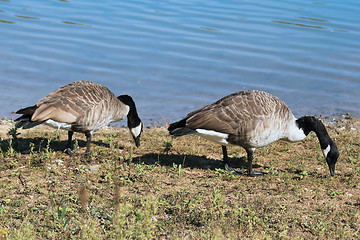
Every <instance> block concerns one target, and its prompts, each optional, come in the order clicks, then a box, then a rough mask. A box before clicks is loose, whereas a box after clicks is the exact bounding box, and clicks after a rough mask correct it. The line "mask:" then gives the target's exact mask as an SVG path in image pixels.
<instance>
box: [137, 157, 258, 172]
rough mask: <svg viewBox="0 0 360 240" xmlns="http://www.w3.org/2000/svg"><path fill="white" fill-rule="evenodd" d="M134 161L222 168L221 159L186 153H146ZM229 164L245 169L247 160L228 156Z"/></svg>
mask: <svg viewBox="0 0 360 240" xmlns="http://www.w3.org/2000/svg"><path fill="white" fill-rule="evenodd" d="M133 162H134V163H144V164H147V165H153V164H159V165H161V166H168V167H172V166H173V165H174V164H176V165H179V164H181V166H182V167H183V168H191V169H193V168H197V169H210V170H215V169H217V168H220V169H223V168H224V162H223V160H222V159H212V158H207V157H206V156H197V155H187V154H161V153H160V154H157V153H148V154H145V155H142V156H140V157H138V158H135V159H133ZM230 165H231V166H232V167H234V168H240V169H244V170H245V169H246V168H247V160H246V157H244V156H243V157H241V158H230ZM259 167H261V166H260V165H257V164H253V168H259Z"/></svg>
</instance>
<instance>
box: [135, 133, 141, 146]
mask: <svg viewBox="0 0 360 240" xmlns="http://www.w3.org/2000/svg"><path fill="white" fill-rule="evenodd" d="M134 140H135V145H136V147H139V146H140V135H139V136H137V137H135V138H134Z"/></svg>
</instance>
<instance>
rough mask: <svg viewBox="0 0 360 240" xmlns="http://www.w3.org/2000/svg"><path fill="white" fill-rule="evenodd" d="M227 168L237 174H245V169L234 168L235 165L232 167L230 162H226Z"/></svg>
mask: <svg viewBox="0 0 360 240" xmlns="http://www.w3.org/2000/svg"><path fill="white" fill-rule="evenodd" d="M225 170H226V171H229V172H234V174H235V175H243V174H244V172H243V171H241V170H239V169H236V168H233V167H230V166H229V165H228V164H225Z"/></svg>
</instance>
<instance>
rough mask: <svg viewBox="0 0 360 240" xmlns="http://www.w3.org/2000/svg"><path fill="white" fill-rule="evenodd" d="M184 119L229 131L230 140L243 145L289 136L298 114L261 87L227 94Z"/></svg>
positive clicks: (198, 126)
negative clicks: (295, 114)
mask: <svg viewBox="0 0 360 240" xmlns="http://www.w3.org/2000/svg"><path fill="white" fill-rule="evenodd" d="M185 119H186V123H185V127H186V128H189V129H193V130H196V129H205V130H212V131H215V132H218V133H223V134H228V139H227V141H228V142H229V143H231V144H234V145H239V146H242V147H244V148H258V147H262V146H265V145H267V144H269V143H271V142H274V141H276V140H278V139H281V138H287V136H288V135H289V133H290V132H291V131H292V128H293V127H294V126H295V117H294V116H293V114H292V113H291V111H290V109H289V108H288V106H287V105H286V104H285V103H284V102H283V101H282V100H280V99H279V98H277V97H275V96H273V95H271V94H269V93H266V92H262V91H258V90H250V91H242V92H237V93H234V94H231V95H228V96H226V97H224V98H222V99H220V100H218V101H217V102H215V103H213V104H210V105H207V106H205V107H203V108H200V109H198V110H195V111H193V112H191V113H189V114H188V115H187V117H186V118H185ZM297 129H298V128H297ZM204 137H206V136H204Z"/></svg>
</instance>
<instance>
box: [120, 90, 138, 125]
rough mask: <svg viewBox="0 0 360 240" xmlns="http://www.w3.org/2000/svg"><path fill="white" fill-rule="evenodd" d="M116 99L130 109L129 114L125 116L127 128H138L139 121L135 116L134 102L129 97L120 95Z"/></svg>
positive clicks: (136, 115)
mask: <svg viewBox="0 0 360 240" xmlns="http://www.w3.org/2000/svg"><path fill="white" fill-rule="evenodd" d="M118 99H119V100H120V101H121V102H122V103H124V104H125V105H127V106H129V108H130V109H129V113H128V115H127V119H128V127H129V128H134V127H137V126H139V125H140V123H141V119H140V118H139V116H138V114H137V111H136V106H135V102H134V100H133V99H132V97H130V96H129V95H121V96H119V97H118Z"/></svg>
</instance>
